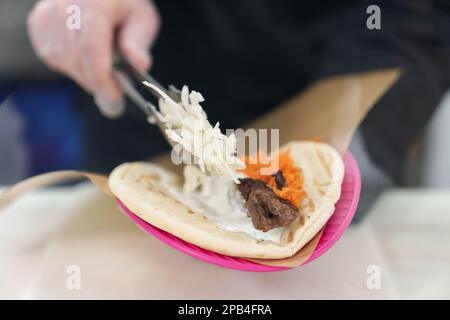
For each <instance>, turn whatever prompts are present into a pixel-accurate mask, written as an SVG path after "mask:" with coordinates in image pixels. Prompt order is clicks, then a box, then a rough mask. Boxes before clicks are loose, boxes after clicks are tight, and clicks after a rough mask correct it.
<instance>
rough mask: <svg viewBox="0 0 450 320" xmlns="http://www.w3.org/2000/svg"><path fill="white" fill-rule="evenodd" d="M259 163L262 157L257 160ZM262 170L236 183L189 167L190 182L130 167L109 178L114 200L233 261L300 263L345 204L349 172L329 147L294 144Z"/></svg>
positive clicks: (249, 167)
mask: <svg viewBox="0 0 450 320" xmlns="http://www.w3.org/2000/svg"><path fill="white" fill-rule="evenodd" d="M256 157H258V155H256ZM273 157H278V160H279V166H278V168H277V170H276V171H275V172H272V173H271V174H270V175H261V174H260V169H261V166H262V165H261V163H260V162H258V161H256V162H255V161H253V162H252V163H250V161H249V159H250V158H247V159H244V162H245V163H246V166H245V169H236V170H235V172H234V173H233V174H234V175H235V177H236V178H237V179H239V182H240V183H239V184H237V183H235V182H234V180H233V179H230V177H229V176H227V175H225V174H223V175H207V174H205V173H203V172H202V171H201V169H199V168H198V167H197V166H193V165H186V166H185V168H184V177H179V176H177V175H175V174H174V173H172V172H169V171H167V170H165V169H163V168H162V167H159V166H157V165H154V164H150V163H143V162H135V163H125V164H122V165H120V166H119V167H117V168H116V169H115V170H114V171H113V172H112V174H111V175H110V178H109V186H110V189H111V191H112V192H113V193H114V195H115V196H116V197H117V198H118V199H119V200H120V201H121V202H122V203H123V204H124V205H125V206H126V207H127V208H128V209H129V210H131V211H132V212H133V213H135V214H136V215H137V216H139V217H140V218H142V219H143V220H145V221H147V222H148V223H150V224H152V225H154V226H156V227H158V228H160V229H162V230H165V231H167V232H169V233H171V234H173V235H175V236H177V237H179V238H181V239H183V240H185V241H187V242H190V243H192V244H195V245H197V246H199V247H202V248H205V249H208V250H211V251H214V252H217V253H221V254H224V255H229V256H236V257H244V258H263V259H279V258H286V257H290V256H292V255H294V254H295V253H296V252H297V251H298V250H300V249H301V248H302V247H303V246H304V245H305V244H306V243H307V242H308V241H309V240H311V239H312V238H313V237H314V236H315V235H316V234H317V233H318V232H319V231H320V230H321V229H322V227H323V226H324V225H325V223H326V222H327V221H328V219H329V218H330V216H331V215H332V213H333V211H334V206H335V203H336V202H337V200H338V199H339V197H340V193H341V183H342V180H343V177H344V165H343V161H342V159H341V157H340V155H339V154H338V153H337V151H336V150H335V149H333V148H332V147H331V146H329V145H327V144H325V143H317V142H310V141H295V142H291V143H289V144H287V145H285V146H283V147H282V148H281V149H280V151H279V152H278V153H277V154H276V155H273Z"/></svg>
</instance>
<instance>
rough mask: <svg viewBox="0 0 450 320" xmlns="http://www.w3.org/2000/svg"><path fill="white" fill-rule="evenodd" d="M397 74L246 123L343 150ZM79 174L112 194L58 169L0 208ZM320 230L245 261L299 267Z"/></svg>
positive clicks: (374, 76) (360, 79)
mask: <svg viewBox="0 0 450 320" xmlns="http://www.w3.org/2000/svg"><path fill="white" fill-rule="evenodd" d="M400 73H401V72H400V69H385V70H375V71H369V72H364V73H357V74H348V75H341V76H334V77H330V78H326V79H323V80H319V81H317V82H316V83H314V84H312V85H311V86H310V87H308V88H307V89H306V90H305V91H303V92H301V93H300V94H298V95H297V96H295V97H293V98H292V99H290V100H288V101H287V102H286V103H284V104H282V105H281V106H280V107H278V108H275V109H274V110H273V111H271V112H269V113H267V114H265V115H263V116H262V117H260V118H258V119H256V120H255V121H253V122H251V123H250V124H249V125H248V126H247V127H248V128H255V129H277V128H279V129H280V145H283V144H285V143H287V142H289V141H292V140H316V139H320V141H323V142H326V143H329V144H330V145H332V146H333V147H335V148H336V149H337V150H338V151H339V152H340V154H341V155H342V154H344V152H345V151H346V150H347V148H348V146H349V145H350V142H351V139H352V136H353V134H354V132H355V130H356V129H357V128H358V126H359V124H360V123H361V121H362V120H363V119H364V117H365V116H366V114H367V112H368V111H369V110H370V109H371V108H372V107H373V106H374V105H375V103H376V102H377V101H378V99H380V98H381V97H382V96H383V95H384V93H385V92H386V91H387V90H389V88H390V87H391V86H392V85H393V84H394V83H395V82H396V80H397V79H398V78H399V76H400ZM280 127H281V128H280ZM155 161H156V162H159V163H161V164H163V165H165V166H169V167H171V165H170V163H169V162H170V160H169V157H159V158H158V159H155ZM80 179H89V180H90V181H91V182H92V183H93V184H95V185H96V186H97V187H98V188H99V189H100V190H102V191H103V192H105V193H106V194H108V195H112V193H111V191H110V190H109V188H108V178H107V177H106V176H103V175H99V174H96V173H90V172H80V171H57V172H50V173H46V174H43V175H39V176H36V177H32V178H30V179H27V180H24V181H22V182H20V183H18V184H16V185H14V186H13V187H11V188H10V189H8V190H6V191H5V192H4V193H3V194H2V195H1V196H0V210H1V209H2V208H4V207H5V206H7V205H9V204H10V203H11V202H12V201H13V200H15V199H16V198H17V197H19V196H20V195H21V194H23V193H25V192H27V191H29V190H31V189H35V188H39V187H44V186H49V185H53V184H58V183H62V182H67V181H70V180H80ZM322 231H323V230H321V231H320V232H319V233H318V234H317V235H316V236H315V237H314V238H313V239H312V240H311V241H310V242H309V243H308V244H307V245H306V246H304V247H303V248H302V249H301V250H299V251H298V252H297V253H296V254H295V255H294V256H292V257H289V258H286V259H275V260H268V259H248V260H251V261H254V262H257V263H260V264H264V265H270V266H280V267H297V266H300V265H301V264H303V263H304V262H306V261H307V260H308V259H309V257H310V256H311V255H312V253H313V252H314V250H315V248H316V246H317V244H318V242H319V239H320V237H321V235H322Z"/></svg>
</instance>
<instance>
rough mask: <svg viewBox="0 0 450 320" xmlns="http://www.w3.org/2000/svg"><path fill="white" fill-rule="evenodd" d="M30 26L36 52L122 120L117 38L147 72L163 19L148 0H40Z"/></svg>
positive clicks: (30, 19)
mask: <svg viewBox="0 0 450 320" xmlns="http://www.w3.org/2000/svg"><path fill="white" fill-rule="evenodd" d="M77 12H79V15H78V16H79V17H80V19H79V22H80V23H79V27H77V26H78V25H77V24H76V23H75V24H74V23H73V21H77V20H74V19H76V17H77ZM27 25H28V33H29V36H30V39H31V43H32V46H33V48H34V50H35V51H36V53H37V55H38V56H39V57H40V58H41V59H42V60H43V61H44V62H45V63H46V64H47V65H48V66H49V67H50V68H52V69H54V70H57V71H59V72H61V73H63V74H65V75H67V76H69V77H71V78H72V79H73V80H75V81H76V82H77V83H78V84H79V85H80V86H81V87H82V88H84V89H85V90H86V91H88V92H89V93H91V94H92V95H93V96H94V99H95V102H96V104H97V105H98V107H99V108H100V111H101V112H102V114H104V115H105V116H107V117H109V118H117V117H119V116H120V115H121V114H122V113H123V111H124V98H123V93H122V91H121V90H120V88H119V86H118V84H117V82H116V81H115V79H114V77H113V74H112V71H113V45H114V41H117V44H118V46H119V49H120V50H121V52H122V53H123V54H124V55H125V57H127V58H128V60H129V61H130V62H131V63H132V64H133V65H134V66H135V67H136V68H138V69H140V70H142V71H148V69H149V68H150V67H151V64H152V59H151V55H150V53H149V49H150V47H151V45H152V43H153V42H154V40H155V38H156V35H157V33H158V31H159V26H160V19H159V15H158V12H157V10H156V8H155V6H154V5H153V3H152V2H151V1H149V0H126V1H124V0H41V1H38V2H37V3H36V5H35V7H34V8H33V10H32V11H31V13H30V14H29V16H28V21H27ZM115 37H117V38H116V39H115Z"/></svg>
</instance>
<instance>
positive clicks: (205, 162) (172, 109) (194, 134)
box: [144, 83, 245, 183]
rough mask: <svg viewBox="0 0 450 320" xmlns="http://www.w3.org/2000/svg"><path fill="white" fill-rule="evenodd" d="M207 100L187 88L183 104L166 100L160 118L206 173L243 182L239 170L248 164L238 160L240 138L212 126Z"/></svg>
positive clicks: (161, 101) (174, 138)
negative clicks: (227, 134)
mask: <svg viewBox="0 0 450 320" xmlns="http://www.w3.org/2000/svg"><path fill="white" fill-rule="evenodd" d="M144 84H145V83H144ZM163 96H165V95H163ZM203 101H205V99H204V98H203V96H202V95H201V94H200V93H199V92H196V91H192V92H189V89H188V87H187V86H183V89H182V90H181V101H180V103H176V102H175V101H173V100H172V99H170V98H169V97H166V98H164V99H163V98H162V99H160V101H159V111H157V110H155V111H156V115H157V117H158V119H159V120H160V121H161V122H162V123H164V125H165V128H166V129H165V131H166V134H167V136H168V137H169V139H171V140H172V141H173V142H175V143H176V144H179V145H180V146H182V148H183V150H184V151H185V152H187V153H188V154H189V155H190V156H191V157H189V158H190V159H192V160H193V161H195V162H194V163H195V164H198V166H199V168H200V170H201V171H202V172H203V173H209V174H211V175H216V176H228V177H229V178H231V179H232V180H233V181H234V182H235V183H239V180H238V178H237V172H236V170H238V169H243V168H245V163H244V162H243V161H242V160H241V159H239V158H238V157H237V142H236V136H235V135H234V134H230V135H229V136H226V135H224V134H222V132H221V131H220V128H219V122H217V123H216V125H215V126H214V127H213V126H212V125H211V123H210V122H209V121H208V118H207V115H206V113H205V111H204V110H203V108H202V107H201V105H200V103H201V102H203ZM183 159H185V157H183ZM189 164H192V163H189Z"/></svg>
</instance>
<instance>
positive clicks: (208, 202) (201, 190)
mask: <svg viewBox="0 0 450 320" xmlns="http://www.w3.org/2000/svg"><path fill="white" fill-rule="evenodd" d="M184 176H185V184H184V188H183V189H184V192H183V191H181V190H178V189H177V188H174V187H173V186H166V187H167V191H169V192H170V193H171V194H172V196H174V197H175V198H177V199H179V200H180V201H181V202H183V203H184V204H185V205H187V206H188V207H189V208H190V209H191V210H193V211H195V212H198V213H200V214H202V215H204V216H205V217H207V218H209V219H211V220H213V221H214V222H215V223H216V224H217V226H218V227H219V228H221V229H223V230H227V231H231V232H244V233H246V234H248V235H250V236H252V237H254V238H255V239H258V240H270V241H273V242H275V243H280V242H281V236H282V234H283V231H284V230H285V228H284V227H281V228H276V229H272V230H270V231H268V232H263V231H261V230H257V229H255V227H254V226H253V223H252V220H251V218H250V217H249V216H248V214H247V212H248V210H247V209H246V208H245V200H244V198H243V197H242V195H241V193H240V192H239V190H238V189H237V186H236V184H234V183H233V182H232V181H230V180H229V179H226V178H224V177H218V176H208V175H205V174H203V173H202V172H200V170H199V169H198V168H197V167H195V166H186V167H185V170H184ZM238 177H243V175H242V174H241V175H240V176H239V174H238Z"/></svg>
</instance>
